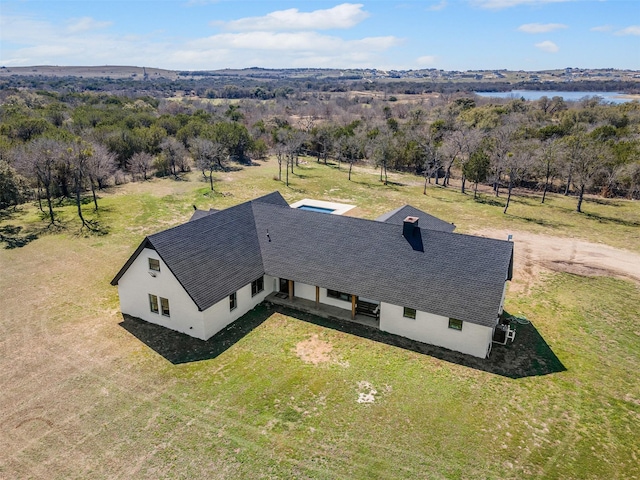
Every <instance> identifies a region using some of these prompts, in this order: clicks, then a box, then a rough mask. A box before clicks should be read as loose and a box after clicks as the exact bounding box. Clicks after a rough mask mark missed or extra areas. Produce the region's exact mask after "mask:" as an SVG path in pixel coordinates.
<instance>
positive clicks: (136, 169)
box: [129, 152, 153, 180]
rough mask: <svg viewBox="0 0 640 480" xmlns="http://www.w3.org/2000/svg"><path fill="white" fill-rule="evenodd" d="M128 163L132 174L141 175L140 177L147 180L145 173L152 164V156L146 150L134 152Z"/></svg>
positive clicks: (146, 173)
mask: <svg viewBox="0 0 640 480" xmlns="http://www.w3.org/2000/svg"><path fill="white" fill-rule="evenodd" d="M129 165H130V168H131V172H132V173H133V174H134V175H142V178H143V179H144V180H147V175H148V173H149V171H150V170H151V166H152V165H153V156H152V155H151V154H149V153H147V152H138V153H134V154H133V156H132V157H131V162H130V164H129Z"/></svg>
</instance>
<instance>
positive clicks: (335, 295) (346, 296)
mask: <svg viewBox="0 0 640 480" xmlns="http://www.w3.org/2000/svg"><path fill="white" fill-rule="evenodd" d="M327 297H331V298H337V299H338V300H344V301H345V302H350V301H351V295H349V294H348V293H344V292H339V291H338V290H329V289H327Z"/></svg>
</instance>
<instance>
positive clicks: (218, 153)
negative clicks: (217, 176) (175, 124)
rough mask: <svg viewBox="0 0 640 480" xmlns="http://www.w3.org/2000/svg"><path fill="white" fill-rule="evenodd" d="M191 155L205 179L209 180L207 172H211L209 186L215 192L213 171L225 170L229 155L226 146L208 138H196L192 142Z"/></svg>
mask: <svg viewBox="0 0 640 480" xmlns="http://www.w3.org/2000/svg"><path fill="white" fill-rule="evenodd" d="M191 154H192V155H193V159H194V160H195V162H196V166H197V167H198V169H200V170H201V171H202V175H203V176H204V177H205V179H206V178H207V175H206V174H205V172H209V185H210V186H211V191H212V192H213V171H214V170H225V166H224V162H225V160H226V158H227V154H226V151H225V148H224V145H222V144H221V143H219V142H212V141H211V140H207V139H206V138H196V139H193V140H192V141H191Z"/></svg>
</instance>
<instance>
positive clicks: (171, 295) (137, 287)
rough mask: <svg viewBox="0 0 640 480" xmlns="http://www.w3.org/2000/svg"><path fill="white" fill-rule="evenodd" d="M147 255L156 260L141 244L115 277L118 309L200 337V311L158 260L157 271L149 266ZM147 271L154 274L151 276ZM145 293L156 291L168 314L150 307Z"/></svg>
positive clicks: (201, 326) (201, 323) (201, 328)
mask: <svg viewBox="0 0 640 480" xmlns="http://www.w3.org/2000/svg"><path fill="white" fill-rule="evenodd" d="M149 258H155V259H158V260H160V257H159V256H158V254H157V253H156V252H155V250H152V249H149V248H145V249H144V250H143V251H142V252H140V255H138V258H136V259H135V261H134V262H133V263H132V264H131V266H130V267H129V268H128V269H127V271H126V272H125V273H124V275H123V276H122V278H120V280H119V281H118V295H119V296H120V310H121V311H122V313H126V314H128V315H131V316H134V317H138V318H141V319H143V320H146V321H147V322H149V323H155V324H156V325H162V326H163V327H166V328H169V329H171V330H176V331H178V332H182V333H186V334H187V335H190V336H192V337H196V338H201V339H204V338H205V332H204V325H203V322H202V312H200V311H198V307H196V305H195V303H193V300H191V297H189V295H188V294H187V292H185V290H184V289H183V288H182V285H180V283H179V282H178V280H177V279H176V277H174V276H173V274H172V273H171V271H170V270H169V268H168V267H167V266H166V265H165V263H164V262H163V261H162V260H160V271H159V272H155V271H153V272H151V270H149ZM150 272H151V273H153V274H154V275H155V277H153V276H151V275H150ZM149 294H153V295H156V296H157V297H158V303H159V302H160V297H163V298H166V299H168V300H169V313H170V315H171V316H170V317H165V316H164V315H162V313H161V312H159V313H153V312H152V311H151V309H150V308H149Z"/></svg>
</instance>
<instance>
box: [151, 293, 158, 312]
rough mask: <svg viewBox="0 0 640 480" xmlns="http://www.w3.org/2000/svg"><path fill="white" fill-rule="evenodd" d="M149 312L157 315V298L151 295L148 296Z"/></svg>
mask: <svg viewBox="0 0 640 480" xmlns="http://www.w3.org/2000/svg"><path fill="white" fill-rule="evenodd" d="M149 310H151V312H152V313H158V312H159V310H158V297H156V296H155V295H151V294H149Z"/></svg>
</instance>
